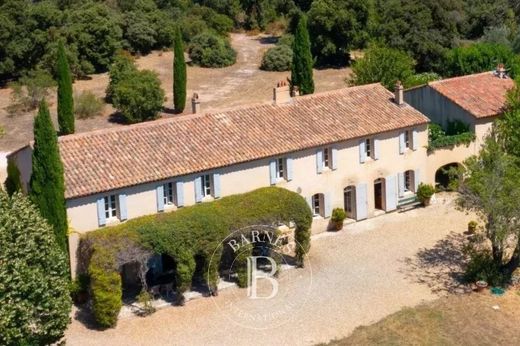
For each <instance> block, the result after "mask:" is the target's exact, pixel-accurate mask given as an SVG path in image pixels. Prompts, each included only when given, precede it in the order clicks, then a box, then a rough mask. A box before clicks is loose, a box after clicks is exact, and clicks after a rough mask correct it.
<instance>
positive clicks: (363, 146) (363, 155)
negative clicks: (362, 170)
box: [359, 139, 367, 163]
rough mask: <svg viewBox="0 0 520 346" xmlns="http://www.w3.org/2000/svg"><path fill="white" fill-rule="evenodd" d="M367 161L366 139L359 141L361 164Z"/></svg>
mask: <svg viewBox="0 0 520 346" xmlns="http://www.w3.org/2000/svg"><path fill="white" fill-rule="evenodd" d="M366 160H367V149H366V142H365V140H364V139H362V140H360V141H359V163H365V161H366Z"/></svg>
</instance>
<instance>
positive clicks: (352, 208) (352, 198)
mask: <svg viewBox="0 0 520 346" xmlns="http://www.w3.org/2000/svg"><path fill="white" fill-rule="evenodd" d="M343 203H344V209H345V212H346V213H347V217H348V218H349V219H355V218H356V187H355V186H353V185H351V186H347V187H346V188H345V189H344V190H343Z"/></svg>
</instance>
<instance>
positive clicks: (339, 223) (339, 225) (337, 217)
mask: <svg viewBox="0 0 520 346" xmlns="http://www.w3.org/2000/svg"><path fill="white" fill-rule="evenodd" d="M346 218H347V213H346V212H345V210H343V209H342V208H334V210H333V211H332V217H331V219H330V220H331V221H332V223H333V224H334V227H335V228H336V230H338V231H339V230H341V229H343V221H345V219H346Z"/></svg>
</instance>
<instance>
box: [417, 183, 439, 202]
mask: <svg viewBox="0 0 520 346" xmlns="http://www.w3.org/2000/svg"><path fill="white" fill-rule="evenodd" d="M434 193H435V188H434V187H433V186H432V185H431V184H423V183H420V184H419V187H418V188H417V199H419V201H420V202H421V203H422V204H427V203H428V202H429V201H430V198H432V196H433V194H434Z"/></svg>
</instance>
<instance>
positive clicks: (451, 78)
mask: <svg viewBox="0 0 520 346" xmlns="http://www.w3.org/2000/svg"><path fill="white" fill-rule="evenodd" d="M492 73H493V71H484V72H479V73H472V74H466V75H463V76H455V77H450V78H444V79H440V80H435V81H431V82H428V85H434V84H442V83H445V82H450V81H453V80H455V79H469V78H475V77H478V76H482V75H486V74H492Z"/></svg>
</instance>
